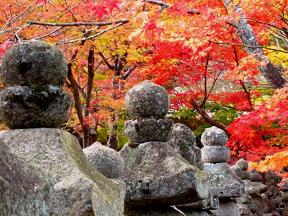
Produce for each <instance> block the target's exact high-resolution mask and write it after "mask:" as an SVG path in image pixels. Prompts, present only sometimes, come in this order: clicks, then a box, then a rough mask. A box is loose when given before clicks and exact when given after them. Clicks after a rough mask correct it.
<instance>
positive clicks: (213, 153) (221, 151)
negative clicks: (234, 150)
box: [201, 146, 230, 163]
mask: <svg viewBox="0 0 288 216" xmlns="http://www.w3.org/2000/svg"><path fill="white" fill-rule="evenodd" d="M229 156H230V150H229V149H228V148H227V147H225V146H204V147H203V148H202V149H201V159H202V162H204V163H222V162H226V161H227V160H228V159H229Z"/></svg>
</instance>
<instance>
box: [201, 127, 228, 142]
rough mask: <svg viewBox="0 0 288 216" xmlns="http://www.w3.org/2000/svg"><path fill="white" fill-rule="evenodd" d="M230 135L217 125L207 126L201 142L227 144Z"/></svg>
mask: <svg viewBox="0 0 288 216" xmlns="http://www.w3.org/2000/svg"><path fill="white" fill-rule="evenodd" d="M227 140H228V136H227V134H226V133H225V131H223V130H222V129H220V128H217V127H215V126H213V127H210V128H206V129H205V131H204V133H203V134H202V136H201V142H202V144H203V145H204V146H225V145H226V142H227Z"/></svg>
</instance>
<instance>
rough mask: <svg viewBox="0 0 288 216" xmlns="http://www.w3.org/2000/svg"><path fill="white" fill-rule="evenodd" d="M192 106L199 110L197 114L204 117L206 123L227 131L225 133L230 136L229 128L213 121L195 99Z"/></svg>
mask: <svg viewBox="0 0 288 216" xmlns="http://www.w3.org/2000/svg"><path fill="white" fill-rule="evenodd" d="M191 103H192V105H193V106H194V108H195V109H196V110H197V112H198V113H199V114H200V115H201V116H202V118H203V119H205V121H207V122H208V123H210V124H211V125H213V126H216V127H218V128H220V129H222V130H224V131H225V133H226V134H227V135H228V132H227V127H226V126H225V125H223V124H221V123H219V122H216V121H215V120H214V119H212V118H211V117H210V116H209V115H208V114H207V112H206V111H205V110H204V109H203V108H202V107H200V106H199V104H198V103H197V101H196V100H195V99H192V100H191Z"/></svg>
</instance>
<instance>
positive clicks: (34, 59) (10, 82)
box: [1, 40, 68, 86]
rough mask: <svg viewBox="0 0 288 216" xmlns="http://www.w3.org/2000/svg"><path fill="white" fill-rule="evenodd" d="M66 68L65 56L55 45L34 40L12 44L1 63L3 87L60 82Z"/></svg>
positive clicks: (62, 82) (63, 81)
mask: <svg viewBox="0 0 288 216" xmlns="http://www.w3.org/2000/svg"><path fill="white" fill-rule="evenodd" d="M67 71H68V68H67V62H66V59H65V57H64V55H63V54H62V53H61V52H60V51H59V50H58V49H57V48H56V47H54V46H51V45H49V44H47V43H44V42H41V41H36V40H31V41H27V42H21V43H18V44H17V45H15V46H13V47H12V48H11V49H9V50H8V51H7V53H6V54H5V56H4V58H3V62H2V66H1V76H2V79H3V82H4V84H5V85H6V86H16V85H20V86H43V85H62V84H64V83H65V80H66V76H67Z"/></svg>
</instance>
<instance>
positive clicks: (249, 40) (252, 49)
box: [224, 0, 286, 88]
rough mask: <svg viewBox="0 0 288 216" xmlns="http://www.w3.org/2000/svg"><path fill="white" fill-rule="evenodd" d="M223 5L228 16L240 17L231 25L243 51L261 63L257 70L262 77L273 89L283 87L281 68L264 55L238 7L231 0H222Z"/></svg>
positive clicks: (284, 81)
mask: <svg viewBox="0 0 288 216" xmlns="http://www.w3.org/2000/svg"><path fill="white" fill-rule="evenodd" d="M224 5H225V7H226V8H227V10H228V11H229V12H230V13H231V14H230V16H234V17H237V16H239V15H240V18H239V20H238V21H235V22H233V23H232V25H233V26H234V27H235V28H236V29H237V33H238V35H239V37H240V39H241V41H242V43H243V45H244V49H245V50H246V51H247V52H248V53H249V54H251V55H253V56H254V58H255V59H256V60H257V61H259V62H261V66H260V67H259V69H260V71H261V73H262V74H263V76H264V77H265V78H266V79H267V81H268V82H269V83H270V85H271V86H272V87H273V88H282V87H284V85H285V83H286V80H285V79H284V77H283V75H282V68H281V67H280V66H276V65H273V64H272V63H271V61H270V60H269V58H268V57H267V56H266V55H265V54H264V52H263V50H262V48H261V47H260V45H259V43H258V41H257V39H256V36H255V34H254V32H253V29H252V27H251V25H250V24H249V23H248V21H247V19H246V17H245V15H244V12H243V10H242V8H241V7H240V5H235V4H234V3H233V1H232V0H224Z"/></svg>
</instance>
